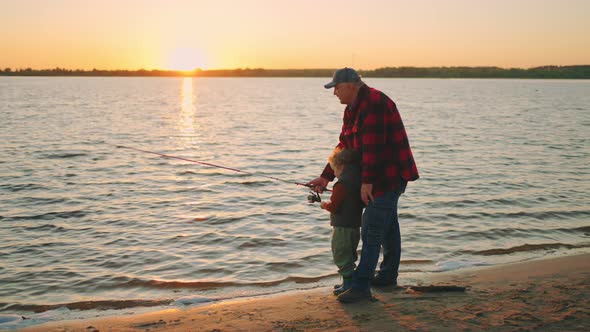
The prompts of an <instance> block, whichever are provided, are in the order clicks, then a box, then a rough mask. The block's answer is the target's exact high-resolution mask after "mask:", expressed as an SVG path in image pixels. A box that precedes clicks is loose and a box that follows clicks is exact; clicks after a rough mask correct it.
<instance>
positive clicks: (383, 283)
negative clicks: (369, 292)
mask: <svg viewBox="0 0 590 332" xmlns="http://www.w3.org/2000/svg"><path fill="white" fill-rule="evenodd" d="M371 286H373V287H389V286H397V280H396V279H391V278H385V277H382V276H381V275H379V274H378V275H376V276H375V278H373V279H372V280H371Z"/></svg>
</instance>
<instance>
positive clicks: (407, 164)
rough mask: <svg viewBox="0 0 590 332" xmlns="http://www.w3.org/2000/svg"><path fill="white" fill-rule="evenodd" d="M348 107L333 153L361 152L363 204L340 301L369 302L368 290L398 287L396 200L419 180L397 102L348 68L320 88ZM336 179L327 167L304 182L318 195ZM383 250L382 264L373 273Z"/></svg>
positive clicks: (328, 165)
mask: <svg viewBox="0 0 590 332" xmlns="http://www.w3.org/2000/svg"><path fill="white" fill-rule="evenodd" d="M324 87H325V88H326V89H331V88H334V95H335V96H336V97H338V99H340V103H342V104H344V105H346V108H345V110H344V117H343V125H342V130H341V132H340V139H339V140H340V142H339V144H338V146H337V148H342V149H354V150H356V151H358V152H360V153H361V156H362V161H361V167H362V185H361V192H360V195H361V199H362V200H363V202H364V203H365V205H366V208H365V211H364V213H363V224H362V227H361V239H362V241H363V245H362V249H361V259H360V262H359V264H358V266H357V267H356V269H355V271H354V273H353V281H352V287H351V288H350V289H349V290H347V291H346V292H343V293H342V294H340V295H339V296H338V300H339V301H341V302H345V303H348V302H357V301H360V300H365V299H371V289H370V285H373V286H374V287H384V286H393V285H397V275H398V270H399V263H400V257H401V238H400V230H399V223H398V219H397V203H398V200H399V196H400V195H401V194H402V193H403V192H404V191H405V188H406V184H407V182H408V181H414V180H417V179H418V177H419V175H418V170H417V168H416V164H415V162H414V157H413V155H412V150H411V149H410V144H409V141H408V137H407V135H406V131H405V128H404V125H403V123H402V119H401V117H400V115H399V113H398V111H397V107H396V105H395V103H394V102H393V101H392V100H391V99H390V98H389V97H387V96H386V95H385V94H384V93H382V92H380V91H378V90H376V89H373V88H370V87H369V86H367V85H366V84H365V83H363V82H362V81H361V78H360V76H359V75H358V73H357V72H356V71H355V70H354V69H352V68H342V69H339V70H337V71H336V72H335V73H334V77H333V78H332V81H331V82H330V83H328V84H326V85H324ZM333 179H334V171H333V170H332V169H331V167H330V164H327V165H326V167H325V168H324V171H323V172H322V175H321V176H320V177H319V178H316V179H314V180H311V181H310V182H308V184H309V185H310V186H312V187H313V188H314V189H315V190H316V191H321V190H322V188H325V187H326V186H327V185H328V183H329V182H330V181H332V180H333ZM382 246H383V261H382V262H381V265H380V269H379V272H378V273H377V274H376V275H375V269H376V267H377V262H378V260H379V253H380V250H381V247H382Z"/></svg>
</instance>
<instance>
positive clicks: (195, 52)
mask: <svg viewBox="0 0 590 332" xmlns="http://www.w3.org/2000/svg"><path fill="white" fill-rule="evenodd" d="M167 67H168V68H169V69H171V70H183V71H189V70H195V69H197V68H199V69H207V61H206V58H205V53H204V52H203V50H201V49H199V48H194V47H181V48H176V49H174V50H173V51H172V52H170V55H169V57H168V64H167Z"/></svg>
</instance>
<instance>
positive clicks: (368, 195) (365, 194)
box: [361, 183, 373, 205]
mask: <svg viewBox="0 0 590 332" xmlns="http://www.w3.org/2000/svg"><path fill="white" fill-rule="evenodd" d="M361 199H362V200H363V202H364V203H365V205H369V202H370V201H372V200H373V184H371V183H363V184H362V185H361Z"/></svg>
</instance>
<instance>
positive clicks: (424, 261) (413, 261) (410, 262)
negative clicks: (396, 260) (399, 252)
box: [400, 259, 434, 265]
mask: <svg viewBox="0 0 590 332" xmlns="http://www.w3.org/2000/svg"><path fill="white" fill-rule="evenodd" d="M433 263H434V261H432V260H429V259H408V260H403V261H401V262H400V264H404V265H420V264H433Z"/></svg>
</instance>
